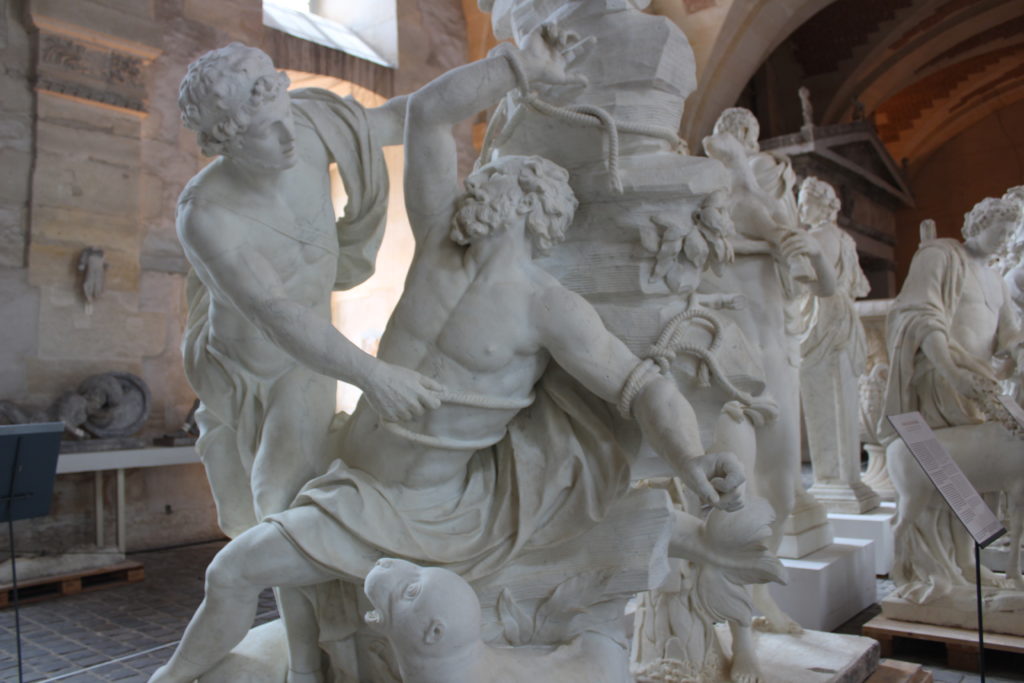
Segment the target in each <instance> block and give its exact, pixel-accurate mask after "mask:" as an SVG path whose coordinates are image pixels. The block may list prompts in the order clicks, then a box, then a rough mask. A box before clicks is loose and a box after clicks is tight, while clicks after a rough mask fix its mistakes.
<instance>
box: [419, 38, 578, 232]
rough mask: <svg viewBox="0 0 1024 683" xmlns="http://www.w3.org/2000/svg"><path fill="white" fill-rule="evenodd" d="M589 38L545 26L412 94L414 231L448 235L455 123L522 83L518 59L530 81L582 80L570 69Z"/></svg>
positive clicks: (456, 188) (453, 181)
mask: <svg viewBox="0 0 1024 683" xmlns="http://www.w3.org/2000/svg"><path fill="white" fill-rule="evenodd" d="M586 47H589V44H588V43H587V42H586V41H583V42H580V41H578V40H576V38H575V36H572V35H570V34H563V33H561V32H559V31H558V30H557V29H554V28H551V27H548V26H544V27H541V28H540V29H538V30H537V31H534V32H533V33H532V34H530V35H529V36H528V37H527V38H526V40H525V41H524V42H523V47H522V48H521V49H520V48H516V47H515V46H513V45H510V44H503V45H502V46H501V49H504V50H505V51H506V53H507V54H508V55H509V56H493V57H487V58H486V59H482V60H480V61H478V62H473V63H472V64H467V65H465V66H461V67H459V68H457V69H453V70H452V71H449V72H448V73H445V74H444V75H442V76H440V77H438V78H436V79H435V80H433V81H431V82H430V83H428V84H427V85H425V86H423V87H422V88H421V89H419V90H418V91H416V92H415V93H413V94H412V95H410V96H409V102H408V111H407V113H406V119H405V207H406V211H407V213H408V214H409V221H410V223H411V224H412V230H413V235H414V236H415V237H416V239H417V240H421V239H422V238H423V237H424V236H426V235H429V234H436V233H435V228H440V230H438V233H440V234H447V229H448V224H449V221H450V220H451V214H452V210H453V208H454V200H455V198H456V197H457V196H458V195H459V194H460V188H459V186H458V177H457V171H458V164H457V158H456V149H455V138H454V136H453V135H452V126H454V125H455V124H456V123H459V122H460V121H463V120H465V119H467V118H469V117H471V116H473V115H474V114H476V113H477V112H480V111H483V110H484V109H487V108H489V107H491V106H492V105H494V104H495V103H496V102H498V100H499V99H501V97H502V96H503V95H505V93H507V92H509V91H510V90H512V89H513V88H515V87H516V86H517V85H520V83H518V80H517V75H516V70H515V68H514V67H513V62H514V63H516V64H518V66H519V67H520V68H521V69H522V73H521V76H522V77H525V78H526V79H527V80H529V82H530V83H545V84H564V83H570V82H580V79H579V78H578V77H574V76H572V75H570V74H568V73H567V72H566V70H567V68H568V65H570V64H571V63H575V62H577V61H580V60H581V59H583V58H584V57H585V54H586V50H585V48H586Z"/></svg>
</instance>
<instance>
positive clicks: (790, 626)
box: [752, 584, 804, 635]
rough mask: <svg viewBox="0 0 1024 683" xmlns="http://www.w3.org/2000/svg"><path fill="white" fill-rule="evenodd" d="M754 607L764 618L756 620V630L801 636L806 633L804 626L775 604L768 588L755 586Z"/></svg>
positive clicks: (753, 591) (753, 593) (753, 592)
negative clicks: (800, 634)
mask: <svg viewBox="0 0 1024 683" xmlns="http://www.w3.org/2000/svg"><path fill="white" fill-rule="evenodd" d="M752 597H753V600H754V607H755V608H757V611H758V612H760V613H761V614H762V615H763V616H760V617H757V618H755V619H754V628H755V629H757V630H758V631H764V632H765V633H791V634H794V635H795V634H799V633H803V632H804V628H803V626H801V625H800V624H798V623H796V622H795V621H793V619H792V618H791V617H790V616H789V615H788V614H786V613H785V612H783V611H782V608H781V607H779V606H778V605H777V604H775V600H774V599H772V596H771V594H770V593H769V592H768V586H766V585H763V584H762V585H758V586H754V587H753V590H752Z"/></svg>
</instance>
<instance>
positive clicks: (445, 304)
mask: <svg viewBox="0 0 1024 683" xmlns="http://www.w3.org/2000/svg"><path fill="white" fill-rule="evenodd" d="M463 253H464V252H463V250H462V249H461V248H459V247H457V246H456V245H454V243H452V244H444V245H441V246H440V247H438V246H437V245H427V246H426V247H425V248H422V249H421V251H420V252H419V253H418V254H417V257H416V260H415V261H414V263H413V266H412V269H411V271H410V274H409V277H408V279H407V281H406V286H405V291H404V293H403V294H402V298H401V300H400V301H399V303H398V306H397V308H396V309H395V313H394V315H393V316H392V318H391V322H390V323H389V325H388V329H387V331H386V332H385V333H384V337H383V339H382V340H381V346H380V357H381V359H382V360H385V361H388V362H390V363H395V364H397V365H402V366H405V367H408V368H412V369H414V370H417V371H419V372H420V373H422V374H424V375H426V376H427V377H430V378H432V379H435V380H437V381H438V382H440V383H441V384H442V385H444V386H445V387H446V388H447V389H448V391H449V392H450V393H460V394H464V395H469V398H470V399H471V400H470V401H469V402H470V403H472V402H473V401H472V399H473V398H474V397H480V398H494V399H500V400H503V401H513V402H519V403H521V404H525V403H527V402H528V401H529V397H530V396H531V392H532V390H533V385H534V384H535V383H536V382H537V380H538V378H539V377H540V375H541V373H543V371H544V368H545V367H546V365H547V363H548V358H549V357H548V354H547V353H546V352H545V351H544V350H543V349H542V348H541V345H540V343H539V340H538V335H537V332H536V329H535V327H534V326H533V325H532V324H531V318H532V316H531V312H530V306H531V301H532V299H533V297H534V293H535V292H536V291H537V289H536V288H537V286H538V285H537V282H538V280H537V278H538V277H539V278H540V279H541V281H543V279H544V278H545V277H550V276H547V275H546V274H544V273H543V271H540V270H539V269H537V268H535V267H533V266H532V264H526V269H524V267H523V265H522V264H520V265H519V266H514V267H511V266H508V264H503V263H493V264H485V265H484V266H483V267H481V268H476V267H475V266H473V265H471V264H464V263H463ZM518 412H519V409H518V408H487V407H479V406H478V407H474V406H467V405H461V404H457V403H452V402H446V403H445V404H444V405H442V406H441V408H439V409H437V410H432V411H428V412H427V413H426V414H424V415H423V416H422V417H420V418H418V419H416V420H413V421H411V422H405V423H402V425H401V426H402V427H404V428H405V429H408V430H410V431H412V432H416V433H419V434H424V435H429V436H432V437H440V438H442V439H445V440H450V441H451V442H452V444H453V445H454V444H455V443H458V442H462V443H472V442H488V441H490V442H495V441H497V440H498V439H500V437H501V436H503V435H504V433H505V429H506V427H507V425H508V423H509V422H510V421H511V420H512V418H513V417H514V416H515V415H516V414H517V413H518ZM352 419H353V423H352V425H351V427H350V429H351V431H350V433H349V435H348V437H349V438H348V439H347V444H349V445H350V446H351V447H346V449H345V453H343V454H342V457H343V458H344V460H345V461H346V463H347V464H349V465H350V466H353V467H357V468H359V469H362V470H364V471H367V472H369V473H371V474H373V475H374V476H376V477H377V479H378V480H380V481H382V482H384V483H401V484H403V485H406V486H412V487H423V486H438V485H444V484H449V485H457V484H459V483H460V482H461V479H462V477H463V476H464V472H465V467H466V463H467V461H468V460H469V458H470V457H472V455H473V453H474V452H475V450H476V449H474V448H458V447H449V448H442V447H431V446H425V445H422V444H416V443H411V442H410V441H409V440H407V439H405V438H403V437H401V436H397V435H395V434H393V433H392V432H389V431H388V430H387V429H384V428H383V427H382V426H381V424H380V422H379V419H378V418H377V416H376V414H375V413H374V412H373V410H372V409H370V408H369V407H368V406H367V405H366V403H365V401H363V402H361V403H360V405H359V407H358V408H357V409H356V412H355V415H354V416H353V418H352Z"/></svg>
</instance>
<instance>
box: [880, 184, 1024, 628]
mask: <svg viewBox="0 0 1024 683" xmlns="http://www.w3.org/2000/svg"><path fill="white" fill-rule="evenodd" d="M1020 217H1021V208H1020V206H1019V205H1017V204H1015V203H1014V202H1011V201H1008V200H1004V199H985V200H983V201H981V202H979V203H978V204H977V205H976V206H975V207H974V208H973V209H972V210H971V211H970V212H969V213H968V214H967V215H966V216H965V220H964V226H963V230H962V232H963V236H964V242H963V243H962V244H961V243H960V242H958V241H956V240H952V239H936V240H931V241H928V242H924V243H922V244H921V246H920V248H919V249H918V251H917V253H916V254H915V255H914V259H913V261H912V262H911V265H910V272H909V273H908V275H907V279H906V281H905V282H904V284H903V288H902V290H901V291H900V293H899V295H898V296H897V298H896V300H895V302H894V303H893V306H892V309H891V311H890V313H889V318H888V321H887V324H888V332H887V337H888V339H887V346H888V350H889V358H890V363H891V366H890V371H889V380H888V385H887V387H886V397H885V411H884V415H894V414H899V413H906V412H910V411H919V412H920V413H921V415H922V416H923V417H924V419H925V421H926V422H927V423H928V424H929V425H930V426H931V427H932V428H933V429H934V430H935V432H936V437H937V438H938V439H939V440H940V442H942V443H943V444H944V445H945V446H946V448H947V450H948V451H949V452H950V453H951V455H952V456H953V458H954V460H956V461H957V462H958V463H959V464H960V466H961V468H962V469H963V470H964V471H965V473H966V474H967V476H968V478H969V479H971V481H972V483H973V484H974V485H975V487H976V488H978V489H979V490H980V491H981V492H983V493H985V492H992V491H999V490H1006V491H1008V492H1012V493H1011V496H1015V497H1016V498H1018V499H1019V498H1021V497H1022V496H1024V472H1022V471H1021V469H1020V465H1019V463H1020V462H1021V461H1022V458H1024V441H1022V440H1021V439H1020V438H1019V437H1017V436H1014V435H1013V434H1011V433H1010V432H1008V431H1007V430H1006V429H1004V427H1003V426H1002V424H1004V423H1007V424H1010V423H1011V422H1010V421H1009V420H1003V419H1001V416H1005V417H1007V418H1008V417H1009V416H1008V415H1006V411H1005V409H1004V408H1003V407H1002V406H1001V405H999V404H998V403H997V401H996V400H995V399H996V395H997V394H998V386H997V383H996V380H997V375H996V373H995V372H994V370H993V361H998V358H1000V357H1003V358H1008V357H1009V356H1010V354H1012V352H1013V351H1014V350H1015V349H1016V347H1017V346H1019V344H1020V342H1021V334H1020V327H1019V320H1018V317H1017V314H1016V311H1015V310H1014V305H1013V302H1012V300H1011V298H1010V296H1009V293H1008V291H1007V288H1006V284H1005V283H1004V281H1003V280H1002V278H1001V277H1000V276H999V273H998V272H997V271H995V270H994V269H992V268H990V267H989V262H990V259H991V257H992V256H993V255H995V254H996V253H997V252H998V251H999V249H1000V248H1001V246H1002V245H1003V243H1004V242H1005V240H1006V239H1007V238H1008V236H1009V235H1010V233H1011V231H1012V230H1013V229H1014V228H1015V227H1016V225H1017V223H1018V222H1019V220H1020ZM879 431H880V433H881V434H882V435H883V437H884V438H885V439H886V441H887V442H891V443H890V444H889V446H888V449H887V453H886V457H887V462H888V468H889V473H890V476H891V478H892V480H893V484H894V486H895V488H896V490H897V492H898V494H899V496H898V498H899V514H898V521H897V524H896V529H895V562H894V566H893V570H892V574H891V576H892V578H893V581H894V582H895V584H896V588H897V593H896V595H897V596H898V598H900V599H902V602H900V601H899V600H890V601H888V602H884V603H883V611H885V612H886V613H887V615H888V616H892V617H893V618H903V619H909V620H929V619H934V618H937V617H936V616H935V615H936V614H939V613H942V614H951V613H952V614H955V613H957V609H956V608H959V609H960V612H961V613H962V615H963V620H964V621H965V622H967V623H965V624H960V625H968V624H969V623H970V620H971V619H973V602H972V600H973V595H974V589H973V587H972V586H971V585H970V584H972V583H973V577H974V564H973V552H972V546H971V542H970V539H969V537H968V536H967V534H966V532H965V531H964V529H963V528H962V526H961V524H960V522H959V521H957V520H956V519H955V518H954V517H953V515H952V513H950V512H949V510H948V508H946V507H945V506H944V505H943V504H942V503H941V502H939V501H938V500H937V499H935V496H934V495H933V494H934V488H933V487H931V486H929V485H928V482H927V481H926V480H922V476H923V475H922V473H921V471H920V468H919V466H918V465H917V464H916V462H914V461H913V459H912V457H911V456H910V455H909V453H908V452H907V451H906V448H905V447H904V446H903V444H902V442H901V441H899V440H895V434H894V432H893V430H892V428H891V426H889V425H888V424H887V421H886V420H885V419H884V418H883V420H882V422H881V423H880V425H879ZM1022 502H1024V501H1022ZM1012 509H1013V510H1014V511H1013V512H1012V513H1011V514H1013V515H1014V516H1015V517H1016V518H1017V520H1015V521H1018V520H1019V519H1020V508H1019V505H1014V506H1012ZM1018 528H1019V525H1018ZM1017 542H1018V543H1019V538H1018V540H1017ZM1012 568H1013V565H1011V571H1012ZM982 577H983V581H984V582H985V583H987V584H993V583H999V580H998V579H997V578H996V577H994V576H993V575H992V574H991V573H990V572H988V571H987V570H985V569H984V568H983V572H982ZM1017 581H1018V582H1019V577H1017ZM937 604H943V605H946V604H948V605H952V608H950V609H946V610H938V611H934V610H933V611H932V612H927V611H925V612H921V614H922V615H923V616H921V617H915V615H916V614H917V613H916V612H915V611H914V609H915V608H916V606H919V605H937ZM899 609H901V610H903V611H894V610H899ZM1016 619H1017V621H1018V622H1019V621H1020V619H1019V614H1018V615H1017V617H1016ZM946 623H950V622H948V621H947V622H946ZM950 625H957V624H955V623H952V624H950ZM986 626H990V624H989V622H988V621H986Z"/></svg>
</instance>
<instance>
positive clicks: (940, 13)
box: [790, 0, 1024, 161]
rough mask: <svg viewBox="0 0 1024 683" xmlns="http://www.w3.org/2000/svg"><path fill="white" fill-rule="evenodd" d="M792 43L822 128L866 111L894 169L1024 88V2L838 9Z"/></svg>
mask: <svg viewBox="0 0 1024 683" xmlns="http://www.w3.org/2000/svg"><path fill="white" fill-rule="evenodd" d="M790 43H791V49H792V54H793V55H794V57H795V59H796V62H797V63H798V64H799V67H800V68H801V69H802V71H803V75H804V81H805V83H806V84H807V85H808V87H809V88H810V90H811V92H812V95H813V97H814V102H815V111H816V112H818V114H817V116H816V118H817V119H818V120H817V121H816V123H817V124H819V125H827V124H831V123H840V122H843V121H848V120H850V117H851V116H852V115H853V111H854V102H855V101H857V102H860V103H862V104H863V105H864V109H865V111H867V112H868V113H872V112H873V113H874V114H875V115H876V122H877V124H878V129H879V135H880V136H881V138H882V140H883V141H884V142H885V143H886V146H887V147H888V148H889V151H890V153H891V154H892V156H893V157H894V158H896V159H900V158H904V157H906V158H908V159H910V160H911V161H914V160H916V159H918V158H921V157H922V156H924V155H927V154H928V153H929V152H931V151H932V150H934V149H935V148H936V147H938V146H939V145H941V144H942V143H943V142H945V141H946V140H948V139H949V138H950V137H952V136H953V135H955V134H956V133H957V132H959V131H960V130H963V128H964V127H965V126H966V125H969V122H974V121H977V120H980V119H982V118H984V117H985V116H987V115H989V114H991V113H992V112H994V111H995V110H997V109H999V108H1001V107H1004V106H1006V105H1007V104H1009V103H1011V102H1012V101H1015V100H1016V99H1018V98H1019V96H1020V91H1021V86H1022V85H1024V74H1022V73H1021V70H1022V68H1024V2H1022V0H836V1H835V2H832V3H831V4H829V5H828V6H827V7H826V8H824V9H823V10H821V11H820V12H818V13H817V14H815V15H814V16H813V17H811V18H810V19H809V20H808V21H806V22H805V23H804V24H803V25H801V26H800V27H799V28H798V29H796V30H795V31H794V33H793V34H792V37H791V38H790Z"/></svg>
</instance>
